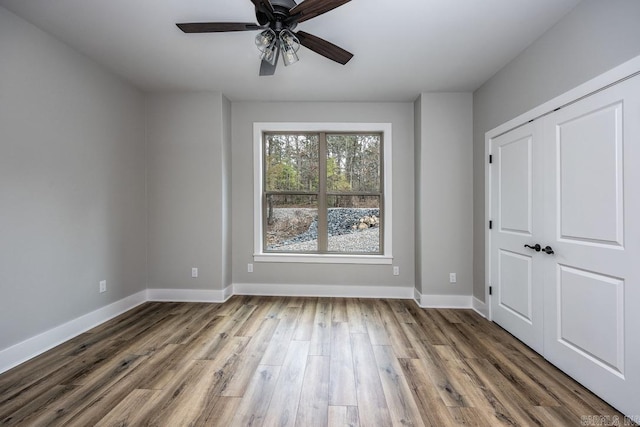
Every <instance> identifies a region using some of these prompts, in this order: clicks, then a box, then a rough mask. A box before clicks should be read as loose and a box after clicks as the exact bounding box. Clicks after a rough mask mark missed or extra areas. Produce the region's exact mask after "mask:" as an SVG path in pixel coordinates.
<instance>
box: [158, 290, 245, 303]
mask: <svg viewBox="0 0 640 427" xmlns="http://www.w3.org/2000/svg"><path fill="white" fill-rule="evenodd" d="M147 292H148V299H147V300H148V301H172V302H216V303H220V302H225V301H226V300H228V299H229V298H230V297H231V296H232V295H233V288H232V286H227V287H226V288H224V289H223V290H214V289H148V290H147Z"/></svg>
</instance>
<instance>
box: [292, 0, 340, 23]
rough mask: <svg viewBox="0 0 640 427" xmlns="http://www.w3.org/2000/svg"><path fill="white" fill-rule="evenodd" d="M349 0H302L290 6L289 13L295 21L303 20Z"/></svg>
mask: <svg viewBox="0 0 640 427" xmlns="http://www.w3.org/2000/svg"><path fill="white" fill-rule="evenodd" d="M350 1H351V0H304V1H303V2H302V3H300V4H298V5H297V6H294V7H293V8H291V10H290V11H289V14H290V16H291V17H292V18H293V19H295V21H296V22H304V21H306V20H308V19H311V18H315V17H316V16H318V15H322V14H323V13H327V12H329V11H330V10H333V9H335V8H336V7H339V6H342V5H343V4H345V3H349V2H350Z"/></svg>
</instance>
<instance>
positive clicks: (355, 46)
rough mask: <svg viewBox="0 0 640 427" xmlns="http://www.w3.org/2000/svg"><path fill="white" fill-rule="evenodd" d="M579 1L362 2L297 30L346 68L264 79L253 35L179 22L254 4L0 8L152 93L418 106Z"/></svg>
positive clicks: (482, 77) (488, 71)
mask: <svg viewBox="0 0 640 427" xmlns="http://www.w3.org/2000/svg"><path fill="white" fill-rule="evenodd" d="M579 1H580V0H353V1H351V2H350V3H347V4H346V5H344V6H341V7H339V8H337V9H334V10H333V11H331V12H328V13H326V14H325V15H322V16H319V17H316V18H314V19H312V20H309V21H307V22H303V23H301V24H300V25H299V26H298V28H297V29H298V30H304V31H306V32H309V33H312V34H315V35H317V36H319V37H322V38H325V39H327V40H329V41H331V42H333V43H335V44H337V45H339V46H341V47H343V48H344V49H346V50H348V51H350V52H352V53H353V54H354V55H355V56H354V58H353V59H352V60H351V61H350V62H349V63H348V64H347V65H345V66H343V65H340V64H337V63H335V62H333V61H330V60H328V59H326V58H324V57H321V56H319V55H317V54H316V53H314V52H312V51H310V50H308V49H306V48H304V47H302V48H301V49H300V51H299V52H298V53H299V56H300V61H299V62H298V63H296V64H294V65H292V66H290V67H286V68H285V67H284V66H283V64H282V61H280V63H279V64H278V69H277V71H276V75H275V76H271V77H259V76H258V69H259V65H260V60H259V58H258V50H257V49H256V47H255V45H254V41H253V38H254V37H255V34H256V33H255V32H237V33H217V34H190V35H189V34H184V33H182V32H181V31H180V30H178V29H177V28H176V26H175V25H174V24H175V23H176V22H203V21H204V22H207V21H240V22H255V14H254V9H253V4H252V3H251V2H250V0H0V5H2V6H4V7H6V8H7V9H9V10H11V11H13V12H14V13H16V14H17V15H19V16H21V17H23V18H24V19H26V20H27V21H30V22H32V23H33V24H35V25H36V26H38V27H39V28H41V29H43V30H45V31H47V32H48V33H50V34H52V35H54V36H55V37H57V38H58V39H60V40H62V41H63V42H65V43H67V44H68V45H70V46H71V47H73V48H75V49H76V50H78V51H80V52H82V53H84V54H86V55H87V56H89V57H91V58H93V59H94V60H95V61H97V62H98V63H100V64H102V65H104V66H106V67H107V68H109V69H111V70H113V71H114V72H115V73H117V74H119V75H121V76H123V77H124V78H125V79H126V80H128V81H130V82H132V83H133V84H135V85H136V86H137V87H139V88H141V89H142V90H145V91H171V90H181V91H182V90H194V91H197V90H213V91H219V92H222V93H224V94H225V95H226V96H227V97H229V98H230V99H231V100H234V101H236V100H283V101H288V100H292V101H293V100H296V101H411V100H414V99H415V98H416V96H417V95H418V94H419V93H421V92H431V91H472V90H475V89H477V88H478V87H479V86H480V85H481V84H482V83H484V82H485V81H486V80H487V79H489V78H490V77H491V76H492V75H493V74H495V73H496V72H497V71H498V70H499V69H500V68H502V67H503V66H504V65H506V64H507V63H508V62H509V61H510V60H511V59H513V58H514V57H515V56H517V55H518V53H520V52H521V51H522V50H523V49H525V48H526V47H527V46H528V45H529V44H531V43H532V42H533V41H534V40H536V39H537V38H538V37H539V36H540V35H542V34H543V33H544V32H545V31H546V30H547V29H549V28H550V27H551V26H553V25H554V24H555V23H556V22H557V21H558V20H559V19H560V18H562V17H563V16H564V15H565V14H566V13H567V12H569V11H570V10H571V9H572V8H573V7H575V6H576V4H577V3H578V2H579Z"/></svg>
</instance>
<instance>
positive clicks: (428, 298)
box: [414, 289, 472, 308]
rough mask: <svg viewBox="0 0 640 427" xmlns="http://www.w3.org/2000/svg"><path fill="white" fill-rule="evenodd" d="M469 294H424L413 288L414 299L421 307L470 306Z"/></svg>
mask: <svg viewBox="0 0 640 427" xmlns="http://www.w3.org/2000/svg"><path fill="white" fill-rule="evenodd" d="M471 298H472V297H471V296H470V295H426V294H421V293H420V292H418V290H417V289H416V290H415V297H414V299H415V300H416V302H417V303H418V305H419V306H420V307H421V308H472V305H471Z"/></svg>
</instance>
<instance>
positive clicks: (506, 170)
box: [497, 135, 533, 236]
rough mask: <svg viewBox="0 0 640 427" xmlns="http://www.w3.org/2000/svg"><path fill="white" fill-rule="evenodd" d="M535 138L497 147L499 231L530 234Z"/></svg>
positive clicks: (528, 136)
mask: <svg viewBox="0 0 640 427" xmlns="http://www.w3.org/2000/svg"><path fill="white" fill-rule="evenodd" d="M532 139H533V138H532V135H527V136H525V137H524V138H520V139H516V140H514V141H511V140H510V139H507V142H505V143H502V144H500V143H498V144H497V149H498V150H497V151H498V153H497V160H498V163H497V166H498V173H499V177H498V188H499V190H498V198H499V201H498V203H499V204H498V206H499V207H500V212H499V216H500V221H499V223H498V225H499V226H500V231H502V232H513V233H522V234H526V235H529V236H530V235H531V185H532V182H531V181H532V176H531V174H532V170H531V166H532V165H531V162H532V159H531V142H532Z"/></svg>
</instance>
